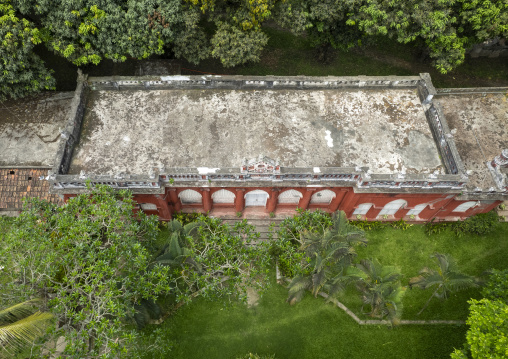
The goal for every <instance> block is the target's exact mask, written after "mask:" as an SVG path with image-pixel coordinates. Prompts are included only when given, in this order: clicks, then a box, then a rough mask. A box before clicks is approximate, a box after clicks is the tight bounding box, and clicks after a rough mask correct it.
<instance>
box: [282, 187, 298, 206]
mask: <svg viewBox="0 0 508 359" xmlns="http://www.w3.org/2000/svg"><path fill="white" fill-rule="evenodd" d="M302 197H303V194H302V192H300V191H297V190H294V189H288V190H287V191H284V192H282V193H281V194H279V197H278V202H279V203H282V204H298V203H299V202H300V198H302Z"/></svg>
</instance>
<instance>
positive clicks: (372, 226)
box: [350, 221, 389, 231]
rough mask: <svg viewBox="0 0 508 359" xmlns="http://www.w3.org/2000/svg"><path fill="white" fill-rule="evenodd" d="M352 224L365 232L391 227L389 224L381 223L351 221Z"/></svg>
mask: <svg viewBox="0 0 508 359" xmlns="http://www.w3.org/2000/svg"><path fill="white" fill-rule="evenodd" d="M350 223H351V224H352V225H353V226H355V227H358V228H360V229H363V230H364V231H370V230H377V229H382V228H386V227H387V226H389V224H388V223H386V222H381V221H351V222H350Z"/></svg>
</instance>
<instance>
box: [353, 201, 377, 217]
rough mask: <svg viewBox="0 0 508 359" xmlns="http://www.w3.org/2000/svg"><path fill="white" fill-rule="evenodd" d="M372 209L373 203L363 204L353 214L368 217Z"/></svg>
mask: <svg viewBox="0 0 508 359" xmlns="http://www.w3.org/2000/svg"><path fill="white" fill-rule="evenodd" d="M370 207H372V203H362V204H361V205H359V206H358V207H356V209H355V211H354V212H353V214H359V215H366V214H367V212H368V211H369V209H370Z"/></svg>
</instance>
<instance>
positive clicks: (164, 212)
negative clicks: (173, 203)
mask: <svg viewBox="0 0 508 359" xmlns="http://www.w3.org/2000/svg"><path fill="white" fill-rule="evenodd" d="M155 200H156V202H157V204H156V205H157V209H158V210H159V211H158V212H159V219H162V220H167V221H169V220H170V219H171V212H170V210H169V205H168V203H167V202H166V200H165V199H164V198H162V196H161V195H155Z"/></svg>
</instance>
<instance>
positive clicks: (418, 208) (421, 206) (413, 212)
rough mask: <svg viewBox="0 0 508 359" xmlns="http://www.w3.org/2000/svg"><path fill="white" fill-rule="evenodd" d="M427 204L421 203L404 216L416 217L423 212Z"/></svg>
mask: <svg viewBox="0 0 508 359" xmlns="http://www.w3.org/2000/svg"><path fill="white" fill-rule="evenodd" d="M428 205H429V204H428V203H422V204H419V205H416V206H415V207H414V208H412V209H410V210H409V211H408V212H407V214H406V216H418V215H419V214H420V212H421V211H423V210H424V209H425V207H427V206H428Z"/></svg>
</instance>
